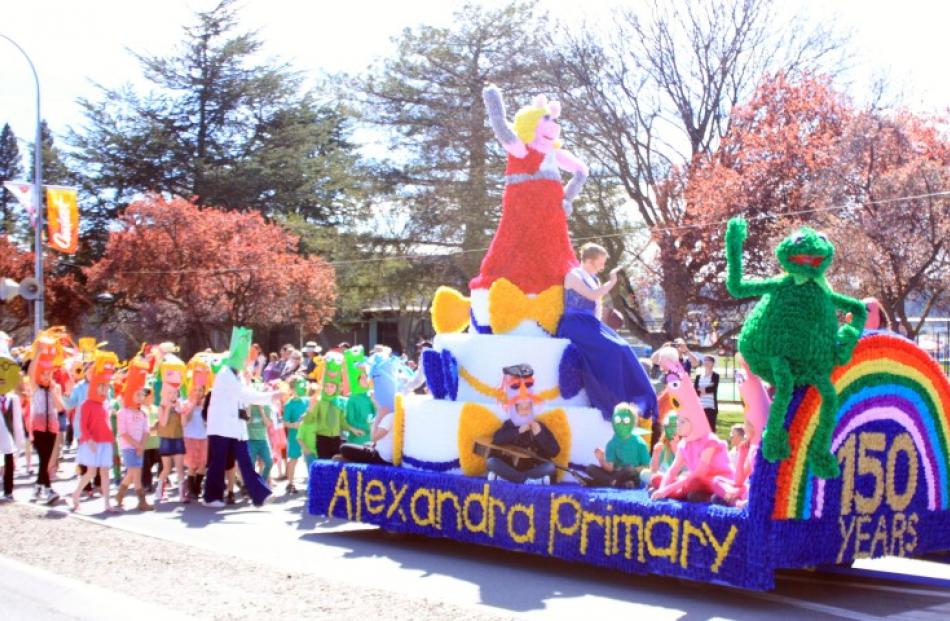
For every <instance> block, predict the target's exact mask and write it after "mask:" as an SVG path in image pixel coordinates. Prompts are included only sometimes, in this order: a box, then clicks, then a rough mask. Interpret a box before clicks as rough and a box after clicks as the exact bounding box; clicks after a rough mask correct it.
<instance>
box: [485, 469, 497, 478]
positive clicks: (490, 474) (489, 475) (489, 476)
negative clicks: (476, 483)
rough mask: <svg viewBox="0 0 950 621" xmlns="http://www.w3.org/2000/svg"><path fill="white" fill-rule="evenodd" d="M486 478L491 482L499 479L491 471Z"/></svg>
mask: <svg viewBox="0 0 950 621" xmlns="http://www.w3.org/2000/svg"><path fill="white" fill-rule="evenodd" d="M485 478H486V479H488V480H489V481H495V480H497V479H498V475H497V474H495V473H494V472H492V471H491V470H489V471H488V474H487V475H485Z"/></svg>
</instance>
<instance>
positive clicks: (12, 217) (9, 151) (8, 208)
mask: <svg viewBox="0 0 950 621" xmlns="http://www.w3.org/2000/svg"><path fill="white" fill-rule="evenodd" d="M22 180H23V161H22V159H21V157H20V149H19V147H18V146H17V143H16V136H15V135H14V134H13V129H11V128H10V124H9V123H4V125H3V130H2V131H0V209H2V210H3V211H2V214H0V217H2V218H3V220H2V222H0V225H2V226H3V232H4V233H5V234H6V235H8V236H13V237H17V236H18V235H17V233H18V232H19V231H20V230H21V225H22V224H24V222H21V220H23V221H25V218H23V217H18V214H19V213H20V211H21V210H19V209H18V207H17V205H18V203H17V200H16V198H14V197H13V195H12V194H10V192H9V191H8V190H7V189H6V188H4V187H3V182H4V181H22Z"/></svg>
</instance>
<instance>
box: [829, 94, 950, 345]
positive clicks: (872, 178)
mask: <svg viewBox="0 0 950 621" xmlns="http://www.w3.org/2000/svg"><path fill="white" fill-rule="evenodd" d="M946 128H947V125H946V120H945V119H943V118H940V117H929V116H925V115H918V114H913V113H911V112H909V111H906V110H901V111H898V112H893V113H885V112H882V111H879V110H867V111H864V112H862V113H860V114H856V115H854V117H853V118H852V120H851V121H850V123H849V124H848V126H847V128H846V130H845V132H844V136H843V138H842V140H841V141H840V142H839V147H838V148H839V160H840V164H839V168H840V169H841V170H842V171H847V173H848V176H847V178H846V179H844V180H843V182H841V183H838V184H835V186H834V188H832V189H831V190H830V192H829V193H833V194H834V196H835V200H836V201H837V204H840V205H844V206H847V208H846V209H842V210H840V211H838V210H836V211H833V212H831V213H829V214H828V218H827V221H828V224H829V226H830V227H832V228H833V229H834V230H835V232H836V234H837V235H836V236H837V237H838V238H839V250H840V256H841V259H840V265H841V270H840V272H841V274H842V276H841V277H840V278H839V279H838V284H839V286H840V287H841V288H842V289H848V290H850V291H852V292H853V293H855V294H859V295H874V296H875V297H877V298H878V299H879V300H880V301H881V303H882V305H883V306H884V308H885V310H886V311H887V312H888V315H890V317H891V318H892V319H893V320H894V322H895V327H896V328H897V329H899V330H900V331H901V332H903V333H904V334H907V335H909V336H916V335H917V334H918V333H919V332H920V329H921V328H922V327H923V320H924V319H925V318H926V317H927V315H928V314H930V312H931V311H932V310H933V309H934V308H939V306H940V305H941V304H947V303H950V196H947V195H946V191H947V190H950V136H948V134H947V131H946ZM911 316H916V317H917V318H918V319H917V320H916V321H914V320H912V319H911Z"/></svg>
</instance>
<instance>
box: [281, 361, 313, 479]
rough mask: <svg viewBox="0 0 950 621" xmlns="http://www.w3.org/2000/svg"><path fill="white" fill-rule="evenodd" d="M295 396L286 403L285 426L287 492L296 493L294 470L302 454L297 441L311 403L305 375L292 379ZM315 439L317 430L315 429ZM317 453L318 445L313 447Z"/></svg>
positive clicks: (291, 383)
mask: <svg viewBox="0 0 950 621" xmlns="http://www.w3.org/2000/svg"><path fill="white" fill-rule="evenodd" d="M290 386H291V388H292V389H293V394H294V396H293V397H291V398H290V399H288V400H287V403H285V404H284V427H286V428H287V493H288V494H296V493H297V487H296V486H295V485H294V472H295V471H296V470H297V460H298V459H300V457H301V455H302V451H301V447H300V442H298V441H297V437H298V433H299V428H300V426H301V420H302V418H303V416H304V413H305V412H306V411H307V406H308V405H309V404H310V401H309V399H307V380H306V379H304V378H303V377H299V376H298V377H294V378H293V379H291V381H290ZM313 433H314V439H316V430H315V429H314V431H313ZM313 452H314V453H316V446H314V448H313Z"/></svg>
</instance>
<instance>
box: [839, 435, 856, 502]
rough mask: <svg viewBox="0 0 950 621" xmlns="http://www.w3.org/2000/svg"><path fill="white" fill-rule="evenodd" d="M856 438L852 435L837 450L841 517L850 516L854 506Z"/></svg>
mask: <svg viewBox="0 0 950 621" xmlns="http://www.w3.org/2000/svg"><path fill="white" fill-rule="evenodd" d="M856 442H857V438H856V437H855V436H854V434H851V435H850V436H848V440H847V441H846V442H845V443H844V444H843V445H841V448H839V449H838V462H839V463H840V464H841V515H851V506H852V505H853V504H854V455H855V443H856Z"/></svg>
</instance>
